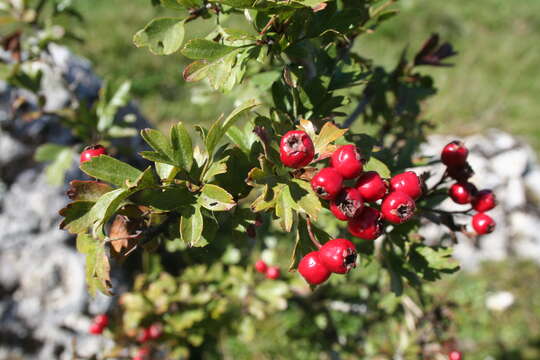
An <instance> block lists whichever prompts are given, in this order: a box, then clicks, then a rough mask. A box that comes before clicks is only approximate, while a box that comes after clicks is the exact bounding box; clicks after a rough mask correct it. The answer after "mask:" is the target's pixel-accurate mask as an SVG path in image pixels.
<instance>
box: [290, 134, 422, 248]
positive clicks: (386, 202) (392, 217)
mask: <svg viewBox="0 0 540 360" xmlns="http://www.w3.org/2000/svg"><path fill="white" fill-rule="evenodd" d="M280 156H281V161H282V162H283V164H284V165H285V166H288V167H292V168H300V167H303V166H306V165H307V164H309V163H310V162H311V161H312V160H313V157H314V146H313V142H312V141H311V138H310V137H309V135H308V134H306V133H305V132H304V131H300V130H294V131H289V132H287V133H286V134H285V135H283V137H282V138H281V144H280ZM354 179H357V180H356V183H355V185H354V186H344V182H345V181H347V180H354ZM311 186H312V188H313V190H314V191H315V193H316V194H317V195H318V196H319V197H320V198H322V199H324V200H328V201H329V202H330V204H329V208H330V210H331V211H332V213H333V214H334V215H335V217H336V218H338V219H339V220H342V221H348V230H349V232H350V233H351V234H352V235H353V236H356V237H359V238H361V239H366V240H374V239H376V238H378V237H379V236H380V235H381V234H382V233H383V219H384V220H386V221H388V222H390V223H393V224H401V223H403V222H405V221H407V220H409V219H410V218H411V217H412V216H413V214H414V211H415V209H416V203H415V201H416V200H417V199H418V198H419V197H420V196H421V195H422V192H423V190H422V188H423V184H422V181H421V179H420V178H419V177H418V176H417V175H416V174H415V173H414V172H412V171H407V172H404V173H401V174H398V175H396V176H394V177H393V178H392V179H390V181H389V182H388V181H386V180H385V179H383V178H382V177H381V176H380V175H379V174H378V173H377V172H376V171H367V172H363V161H362V158H361V156H360V154H359V152H358V151H357V149H356V147H355V146H354V145H343V146H340V147H339V148H337V149H336V151H334V153H333V154H332V157H331V159H330V167H326V168H323V169H321V170H320V171H319V172H317V173H316V174H315V176H313V178H312V179H311ZM381 199H382V203H381V206H380V210H379V209H377V208H376V207H375V206H373V204H372V206H365V202H371V203H375V202H377V201H379V200H381Z"/></svg>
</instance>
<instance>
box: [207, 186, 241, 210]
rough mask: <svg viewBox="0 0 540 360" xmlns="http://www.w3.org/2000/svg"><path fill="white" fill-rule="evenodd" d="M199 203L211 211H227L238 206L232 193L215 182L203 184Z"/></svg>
mask: <svg viewBox="0 0 540 360" xmlns="http://www.w3.org/2000/svg"><path fill="white" fill-rule="evenodd" d="M199 204H201V206H202V207H204V208H206V209H208V210H211V211H227V210H230V209H232V208H233V207H235V206H236V203H235V202H234V199H233V197H232V195H231V194H229V193H228V192H227V191H226V190H225V189H223V188H221V187H219V186H217V185H213V184H206V185H204V186H203V188H202V191H201V194H200V196H199Z"/></svg>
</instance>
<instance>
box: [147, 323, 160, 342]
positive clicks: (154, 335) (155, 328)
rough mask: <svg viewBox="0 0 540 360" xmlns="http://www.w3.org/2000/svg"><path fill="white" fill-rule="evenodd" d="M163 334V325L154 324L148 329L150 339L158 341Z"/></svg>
mask: <svg viewBox="0 0 540 360" xmlns="http://www.w3.org/2000/svg"><path fill="white" fill-rule="evenodd" d="M162 334H163V326H162V325H161V324H152V325H150V327H148V335H149V336H150V339H152V340H156V339H159V338H160V337H161V335H162Z"/></svg>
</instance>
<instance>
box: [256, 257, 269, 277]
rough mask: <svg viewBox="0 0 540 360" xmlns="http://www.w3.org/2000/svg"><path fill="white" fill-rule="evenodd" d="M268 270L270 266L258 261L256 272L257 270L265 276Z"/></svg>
mask: <svg viewBox="0 0 540 360" xmlns="http://www.w3.org/2000/svg"><path fill="white" fill-rule="evenodd" d="M267 269H268V266H267V265H266V263H265V262H264V261H263V260H257V262H256V263H255V270H257V271H258V272H260V273H261V274H264V273H265V272H266V270H267Z"/></svg>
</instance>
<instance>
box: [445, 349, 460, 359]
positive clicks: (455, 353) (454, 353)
mask: <svg viewBox="0 0 540 360" xmlns="http://www.w3.org/2000/svg"><path fill="white" fill-rule="evenodd" d="M448 359H449V360H462V359H463V357H462V355H461V353H460V352H459V351H456V350H454V351H451V352H450V354H448Z"/></svg>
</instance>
